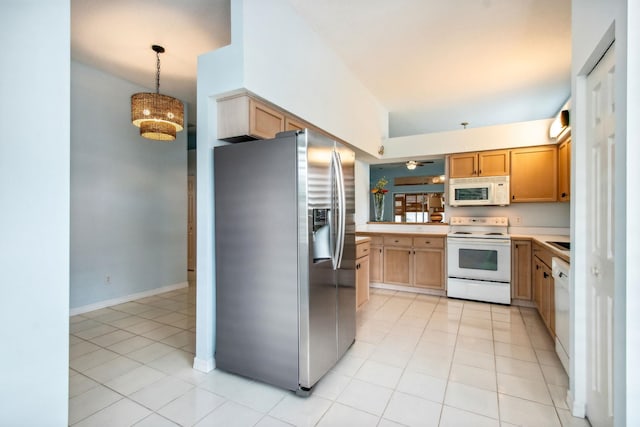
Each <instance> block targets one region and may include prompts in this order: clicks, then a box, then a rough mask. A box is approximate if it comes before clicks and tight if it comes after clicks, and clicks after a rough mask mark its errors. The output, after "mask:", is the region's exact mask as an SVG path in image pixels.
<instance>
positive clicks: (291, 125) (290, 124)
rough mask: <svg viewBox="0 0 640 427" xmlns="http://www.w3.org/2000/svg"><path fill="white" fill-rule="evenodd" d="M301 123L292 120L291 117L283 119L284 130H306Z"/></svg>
mask: <svg viewBox="0 0 640 427" xmlns="http://www.w3.org/2000/svg"><path fill="white" fill-rule="evenodd" d="M306 127H308V126H306V125H305V124H304V123H303V122H301V121H299V120H296V119H293V118H291V117H285V119H284V130H302V129H304V128H306Z"/></svg>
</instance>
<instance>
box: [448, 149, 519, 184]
mask: <svg viewBox="0 0 640 427" xmlns="http://www.w3.org/2000/svg"><path fill="white" fill-rule="evenodd" d="M506 175H509V150H493V151H481V152H478V153H459V154H452V155H451V156H449V177H450V178H469V177H474V176H506Z"/></svg>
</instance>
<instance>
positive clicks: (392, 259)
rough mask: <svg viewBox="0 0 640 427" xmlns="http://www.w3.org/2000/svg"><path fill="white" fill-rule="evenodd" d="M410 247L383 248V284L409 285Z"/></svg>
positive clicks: (411, 259) (411, 258)
mask: <svg viewBox="0 0 640 427" xmlns="http://www.w3.org/2000/svg"><path fill="white" fill-rule="evenodd" d="M412 261H413V257H412V256H411V247H397V246H386V244H385V247H384V267H383V275H384V282H385V283H391V284H394V285H411V267H413V263H412Z"/></svg>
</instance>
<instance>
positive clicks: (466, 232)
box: [453, 231, 471, 234]
mask: <svg viewBox="0 0 640 427" xmlns="http://www.w3.org/2000/svg"><path fill="white" fill-rule="evenodd" d="M453 234H471V232H470V231H456V232H455V233H453Z"/></svg>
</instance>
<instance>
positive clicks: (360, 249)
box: [356, 242, 371, 259]
mask: <svg viewBox="0 0 640 427" xmlns="http://www.w3.org/2000/svg"><path fill="white" fill-rule="evenodd" d="M369 252H371V246H370V245H369V242H363V243H358V244H357V245H356V259H358V258H362V257H363V256H367V255H369Z"/></svg>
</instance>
